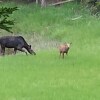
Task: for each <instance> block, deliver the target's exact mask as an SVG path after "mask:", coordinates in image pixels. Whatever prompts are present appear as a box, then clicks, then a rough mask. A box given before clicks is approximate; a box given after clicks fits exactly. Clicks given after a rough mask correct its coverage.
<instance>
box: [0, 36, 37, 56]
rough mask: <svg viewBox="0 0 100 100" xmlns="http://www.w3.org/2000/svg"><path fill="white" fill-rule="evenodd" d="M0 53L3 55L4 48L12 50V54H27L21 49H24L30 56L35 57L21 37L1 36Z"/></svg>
mask: <svg viewBox="0 0 100 100" xmlns="http://www.w3.org/2000/svg"><path fill="white" fill-rule="evenodd" d="M0 45H1V53H2V54H3V55H5V48H14V54H16V51H17V50H19V51H22V52H25V53H26V55H27V52H26V51H25V50H24V49H23V48H25V49H26V50H27V51H28V52H29V53H30V54H34V55H36V53H35V52H34V51H33V50H32V49H31V45H28V44H27V42H26V41H25V39H24V38H23V37H22V36H3V37H1V38H0Z"/></svg>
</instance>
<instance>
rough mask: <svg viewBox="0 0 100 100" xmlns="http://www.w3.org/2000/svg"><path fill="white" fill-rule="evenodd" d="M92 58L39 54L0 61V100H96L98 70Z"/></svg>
mask: <svg viewBox="0 0 100 100" xmlns="http://www.w3.org/2000/svg"><path fill="white" fill-rule="evenodd" d="M99 59H100V57H97V56H95V55H93V57H92V55H88V56H84V55H81V56H78V55H76V54H72V53H71V52H69V55H68V56H66V57H65V59H61V58H59V55H58V52H56V51H55V50H54V51H49V52H47V51H43V52H40V51H38V54H37V55H36V56H31V55H28V56H26V55H22V54H21V55H16V56H13V55H12V56H5V57H1V58H0V99H2V100H13V99H14V100H34V99H35V100H67V99H68V100H94V99H96V100H99V98H100V95H99V92H100V87H99V82H100V74H99V73H100V72H99V71H100V68H99V64H100V62H99Z"/></svg>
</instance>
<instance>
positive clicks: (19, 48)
mask: <svg viewBox="0 0 100 100" xmlns="http://www.w3.org/2000/svg"><path fill="white" fill-rule="evenodd" d="M17 50H19V51H22V52H25V53H26V55H27V52H26V51H25V50H23V49H22V47H21V46H18V47H17Z"/></svg>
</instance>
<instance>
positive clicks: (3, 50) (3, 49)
mask: <svg viewBox="0 0 100 100" xmlns="http://www.w3.org/2000/svg"><path fill="white" fill-rule="evenodd" d="M1 48H2V50H1V52H2V55H5V47H4V46H1Z"/></svg>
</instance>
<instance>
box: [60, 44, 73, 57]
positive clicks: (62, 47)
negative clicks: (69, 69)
mask: <svg viewBox="0 0 100 100" xmlns="http://www.w3.org/2000/svg"><path fill="white" fill-rule="evenodd" d="M71 44H72V43H64V44H61V45H60V46H59V52H60V57H61V55H62V58H64V53H66V55H67V53H68V51H69V49H70V45H71Z"/></svg>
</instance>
